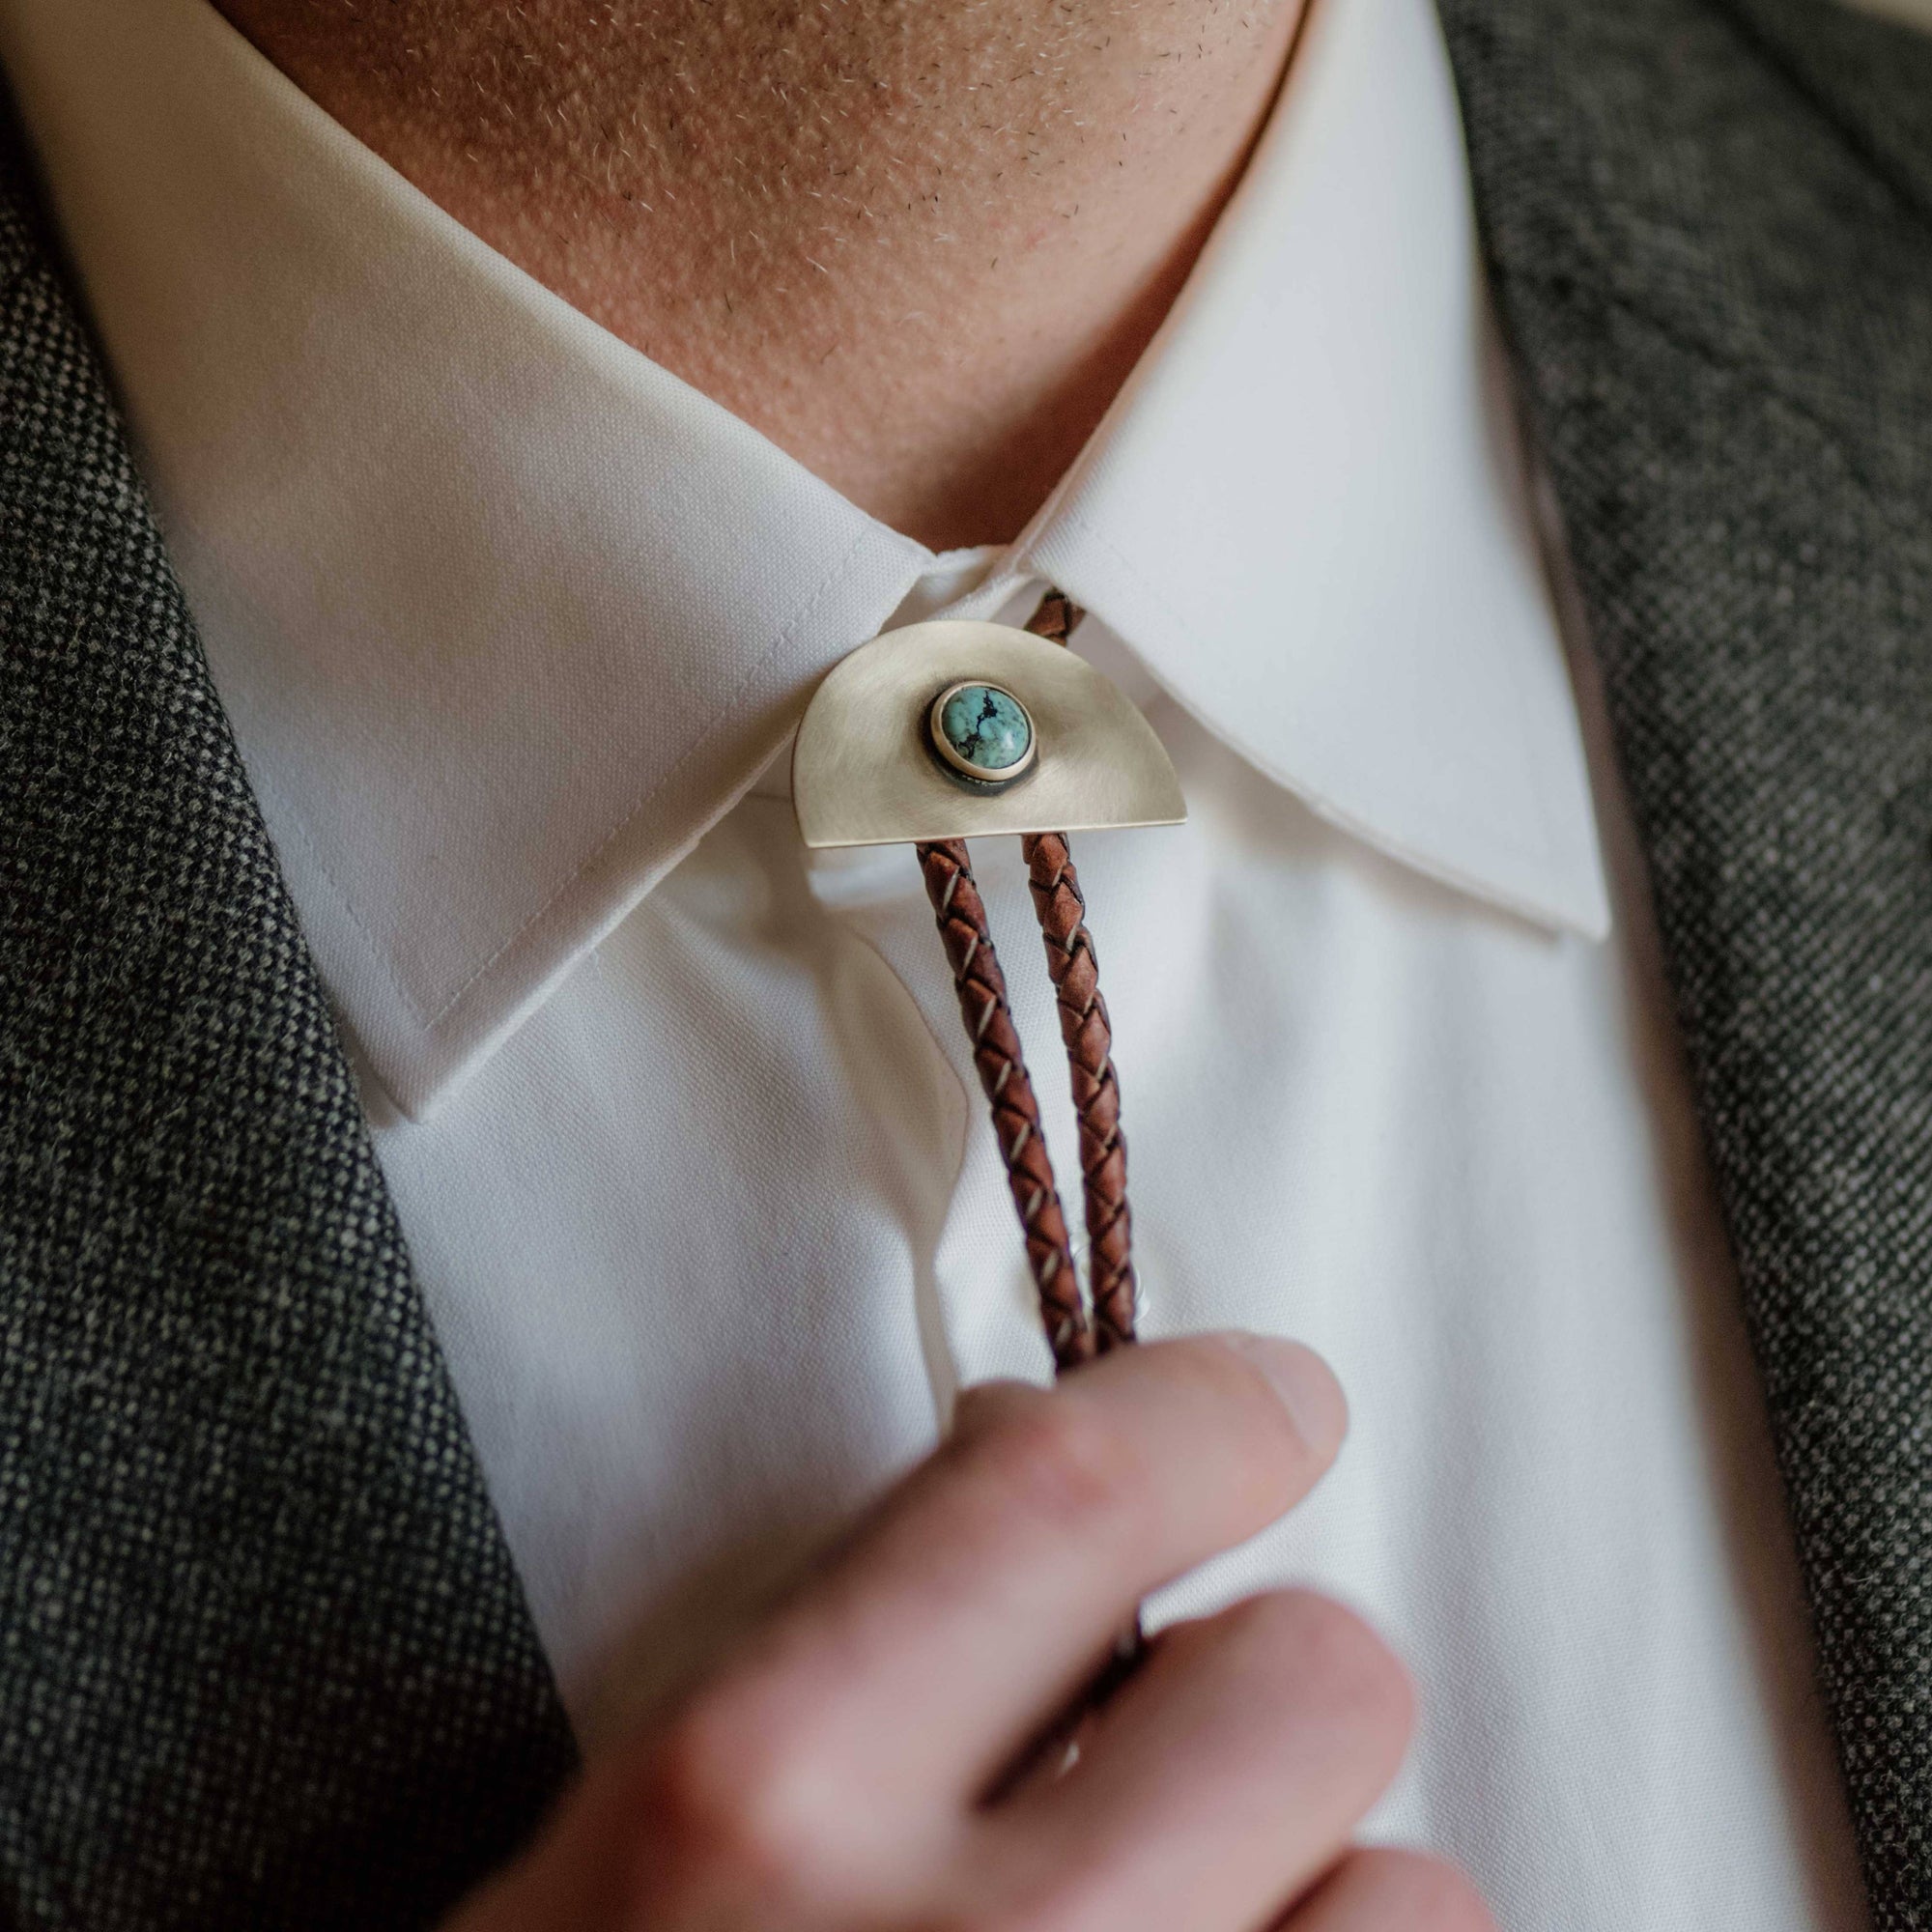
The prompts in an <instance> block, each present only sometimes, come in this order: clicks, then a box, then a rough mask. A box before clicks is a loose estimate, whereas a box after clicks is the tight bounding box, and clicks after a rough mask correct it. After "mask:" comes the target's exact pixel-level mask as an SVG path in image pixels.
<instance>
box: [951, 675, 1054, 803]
mask: <svg viewBox="0 0 1932 1932" xmlns="http://www.w3.org/2000/svg"><path fill="white" fill-rule="evenodd" d="M975 689H978V690H982V691H997V692H998V693H999V694H1000V696H1002V697H1004V698H1005V699H1006V700H1007V701H1008V702H1009V704H1016V705H1018V706H1019V713H1020V716H1021V717H1022V718H1024V719H1025V720H1026V723H1027V748H1026V752H1025V753H1024V754H1023V755H1022V756H1020V757H1019V758H1017V759H1015V760H1014V762H1013V763H1012V764H1010V765H1001V766H998V767H997V768H995V767H992V766H988V765H976V764H974V763H973V761H972V760H971V759H970V758H962V757H961V756H960V755H959V753H957V752H956V751H954V750H953V748H952V744H951V743H950V742H949V741H948V739H947V736H946V732H945V729H944V727H943V726H942V725H941V724H940V716H941V714H942V713H943V712H944V711H945V709H946V706H947V704H948V703H949V702H950V700H951V699H952V697H953V696H955V695H956V694H957V693H959V692H962V691H972V690H975ZM925 743H926V749H927V750H928V751H929V752H931V753H932V755H933V756H934V757H935V758H937V759H938V761H939V764H940V768H941V770H943V771H944V772H945V773H946V775H947V777H949V778H952V779H957V780H960V781H964V782H965V783H967V784H969V785H971V786H972V787H973V789H974V790H975V791H979V792H1000V791H1005V790H1007V789H1008V788H1009V786H1011V785H1016V784H1018V783H1019V781H1021V780H1022V779H1023V778H1026V777H1027V776H1028V775H1029V774H1030V773H1031V772H1032V771H1033V769H1034V767H1035V766H1036V765H1037V764H1038V762H1039V725H1038V723H1037V720H1036V719H1035V718H1034V715H1033V710H1032V707H1031V706H1029V705H1028V704H1027V702H1026V700H1025V699H1024V698H1022V697H1021V696H1019V694H1018V693H1017V692H1015V691H1010V690H1009V689H1008V688H1007V686H1005V685H1004V684H998V683H995V682H994V680H993V679H992V678H990V677H959V678H954V679H953V681H952V683H951V684H949V685H947V686H946V687H945V688H944V689H943V690H942V691H941V692H940V693H939V695H938V696H936V697H935V698H934V699H933V700H932V702H931V703H930V704H928V705H927V706H926V707H925Z"/></svg>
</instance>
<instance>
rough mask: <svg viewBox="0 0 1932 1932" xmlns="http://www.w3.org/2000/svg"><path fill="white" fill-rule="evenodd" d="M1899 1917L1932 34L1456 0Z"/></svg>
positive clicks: (1821, 1618) (1929, 620)
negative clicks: (1931, 39) (1928, 38)
mask: <svg viewBox="0 0 1932 1932" xmlns="http://www.w3.org/2000/svg"><path fill="white" fill-rule="evenodd" d="M1444 11H1445V16H1446V21H1447V25H1448V29H1449V33H1450V40H1451V48H1452V54H1453V57H1454V59H1455V61H1456V65H1457V68H1458V71H1459V78H1460V81H1461V84H1462V87H1463V95H1464V110H1465V116H1466V120H1467V124H1468V135H1469V142H1470V147H1471V151H1472V156H1473V161H1474V168H1475V174H1476V180H1477V187H1478V200H1479V205H1480V208H1481V212H1482V215H1483V219H1484V224H1485V228H1486V233H1487V238H1488V246H1489V249H1490V252H1491V255H1492V262H1493V267H1494V270H1495V272H1496V277H1497V280H1498V284H1499V288H1500V294H1501V299H1502V304H1503V308H1504V311H1505V316H1506V320H1507V324H1508V326H1509V328H1510V330H1511V332H1512V334H1513V337H1514V340H1515V346H1516V349H1517V351H1518V354H1519V358H1520V366H1521V370H1522V374H1523V378H1524V381H1525V383H1526V384H1527V387H1528V389H1529V392H1530V395H1531V397H1532V401H1533V408H1534V413H1535V418H1536V423H1537V427H1538V430H1539V431H1540V435H1541V439H1542V441H1543V445H1544V447H1545V449H1546V451H1547V453H1548V459H1549V462H1550V464H1551V466H1552V469H1553V471H1554V475H1555V480H1556V483H1557V486H1558V491H1559V494H1560V496H1561V498H1562V501H1563V505H1564V509H1565V514H1566V517H1567V521H1568V526H1569V532H1570V540H1571V544H1572V546H1573V550H1574V555H1575V560H1576V565H1577V573H1578V577H1579V581H1580V584H1581V588H1582V591H1583V595H1584V598H1585V600H1586V602H1587V604H1588V606H1589V610H1590V615H1591V621H1592V625H1593V629H1594V632H1595V636H1596V641H1597V645H1598V648H1599V650H1600V653H1601V656H1602V659H1603V663H1604V667H1605V676H1606V681H1607V687H1608V694H1609V701H1610V706H1611V710H1612V714H1613V717H1614V721H1615V727H1616V731H1617V734H1618V737H1619V740H1620V745H1621V753H1622V757H1623V761H1624V765H1625V770H1626V773H1627V777H1628V781H1629V785H1630V789H1631V792H1632V795H1633V799H1634V808H1635V812H1636V816H1637V819H1638V821H1639V826H1640V830H1641V832H1642V835H1643V838H1644V841H1645V843H1646V845H1647V847H1648V849H1649V856H1650V864H1651V868H1652V874H1653V889H1654V893H1655V896H1656V901H1657V906H1658V912H1659V917H1660V923H1661V925H1662V935H1663V942H1664V948H1665V952H1666V955H1667V960H1668V967H1669V972H1670V977H1671V980H1672V984H1673V988H1674V992H1675V997H1676V1001H1677V1005H1678V1009H1679V1012H1680V1017H1681V1020H1682V1024H1683V1028H1684V1033H1685V1037H1686V1040H1687V1042H1688V1047H1689V1053H1690V1062H1691V1065H1692V1072H1693V1079H1694V1082H1695V1085H1696V1088H1697V1090H1698V1094H1699V1097H1700V1104H1701V1110H1702V1113H1703V1117H1704V1122H1705V1130H1706V1133H1707V1135H1708V1138H1709V1142H1710V1146H1711V1150H1712V1152H1713V1155H1714V1157H1715V1162H1716V1166H1717V1170H1718V1175H1719V1186H1720V1190H1721V1193H1722V1197H1723V1200H1724V1204H1725V1208H1726V1212H1727V1215H1728V1219H1729V1223H1730V1228H1731V1233H1732V1237H1733V1241H1734V1244H1735V1248H1736V1252H1737V1256H1738V1261H1739V1264H1740V1267H1741V1271H1742V1275H1743V1281H1744V1292H1745V1297H1746V1302H1747V1313H1748V1318H1749V1321H1750V1323H1751V1327H1752V1331H1753V1336H1754V1340H1755V1344H1756V1348H1757V1351H1758V1355H1759V1358H1760V1361H1761V1363H1762V1366H1763V1370H1764V1375H1765V1379H1766V1382H1767V1385H1768V1387H1769V1391H1770V1397H1771V1405H1772V1415H1773V1421H1774V1428H1775V1432H1776V1439H1777V1445H1778V1453H1779V1457H1780V1460H1781V1463H1782V1465H1783V1470H1784V1475H1785V1480H1786V1483H1787V1486H1788V1489H1789V1492H1790V1496H1791V1502H1792V1507H1793V1513H1794V1516H1795V1519H1796V1523H1797V1528H1798V1534H1799V1540H1800V1545H1801V1549H1802V1554H1803V1560H1804V1567H1805V1571H1806V1576H1807V1581H1808V1586H1809V1589H1810V1593H1811V1598H1812V1604H1813V1610H1814V1615H1815V1619H1816V1624H1817V1630H1818V1637H1819V1644H1820V1649H1821V1658H1822V1664H1821V1668H1822V1671H1823V1675H1824V1680H1825V1685H1826V1688H1827V1690H1828V1693H1829V1696H1830V1699H1831V1702H1832V1705H1833V1710H1834V1713H1835V1717H1836V1721H1837V1726H1838V1730H1839V1735H1840V1744H1841V1750H1842V1755H1843V1760H1844V1765H1845V1770H1846V1774H1847V1777H1848V1780H1849V1784H1850V1788H1851V1793H1852V1798H1853V1804H1854V1809H1855V1814H1856V1818H1857V1823H1858V1828H1859V1831H1860V1833H1861V1843H1862V1851H1863V1856H1864V1860H1865V1865H1866V1871H1867V1877H1868V1881H1869V1885H1870V1889H1871V1897H1872V1910H1873V1917H1874V1922H1875V1924H1876V1925H1877V1926H1879V1927H1880V1928H1882V1932H1889V1928H1905V1927H1915V1928H1916V1927H1924V1926H1928V1925H1932V1584H1928V1566H1927V1550H1928V1542H1929V1541H1932V46H1928V45H1927V43H1925V42H1924V41H1923V40H1921V39H1920V38H1918V36H1916V35H1914V34H1911V33H1908V32H1906V31H1904V30H1902V29H1899V28H1896V27H1893V26H1889V25H1885V24H1880V23H1875V22H1872V21H1869V20H1866V19H1862V18H1859V17H1855V16H1853V15H1850V14H1839V13H1837V12H1836V11H1834V10H1833V9H1830V8H1828V7H1825V6H1822V5H1817V4H1814V0H1728V4H1725V5H1711V4H1700V0H1620V3H1619V4H1618V5H1616V6H1613V7H1589V6H1578V5H1577V4H1575V0H1448V4H1447V5H1446V7H1445V10H1444Z"/></svg>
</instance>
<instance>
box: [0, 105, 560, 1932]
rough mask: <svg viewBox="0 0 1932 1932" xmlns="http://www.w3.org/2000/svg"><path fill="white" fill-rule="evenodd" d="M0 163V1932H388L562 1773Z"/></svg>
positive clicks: (266, 888)
mask: <svg viewBox="0 0 1932 1932" xmlns="http://www.w3.org/2000/svg"><path fill="white" fill-rule="evenodd" d="M0 150H4V152H0V1922H4V1923H7V1924H10V1925H11V1924H16V1923H17V1924H19V1925H21V1926H48V1927H52V1926H59V1927H64V1928H82V1927H84V1928H86V1932H120V1928H129V1929H130V1932H131V1928H142V1929H143V1932H149V1929H150V1928H157V1927H167V1926H180V1927H184V1928H185V1927H193V1928H196V1932H225V1929H226V1928H237V1932H240V1928H256V1927H262V1926H268V1925H273V1926H279V1927H305V1926H306V1927H323V1926H331V1927H337V1926H346V1925H354V1926H357V1927H363V1928H379V1927H402V1926H424V1925H428V1924H430V1923H432V1922H434V1920H435V1919H436V1918H438V1917H439V1916H440V1912H441V1910H442V1908H443V1907H444V1906H445V1905H446V1904H447V1902H448V1901H449V1900H450V1899H451V1898H452V1897H453V1896H454V1895H456V1894H457V1893H458V1892H459V1891H461V1890H462V1889H466V1888H467V1887H468V1885H469V1883H470V1882H471V1881H472V1880H473V1879H474V1878H475V1877H476V1876H477V1875H478V1873H479V1872H480V1871H482V1870H483V1869H485V1868H487V1867H488V1866H489V1865H491V1864H492V1863H494V1862H495V1861H497V1860H499V1859H500V1858H501V1857H503V1856H504V1855H505V1853H506V1852H507V1851H508V1850H509V1849H510V1848H511V1847H513V1846H514V1845H515V1844H516V1842H517V1841H518V1839H519V1838H520V1837H521V1836H522V1835H523V1834H524V1833H526V1832H527V1831H528V1829H529V1827H530V1825H531V1823H532V1821H533V1819H534V1818H535V1816H536V1815H537V1813H538V1811H539V1809H540V1807H541V1806H542V1805H543V1804H544V1803H545V1802H546V1800H547V1799H548V1798H549V1797H550V1795H551V1794H552V1793H553V1792H554V1789H555V1788H556V1786H557V1784H558V1782H559V1780H560V1779H561V1778H562V1777H563V1776H564V1775H565V1773H566V1772H567V1770H568V1768H569V1766H570V1763H571V1752H572V1747H571V1744H570V1739H569V1735H568V1732H567V1729H566V1727H565V1723H564V1719H563V1717H562V1714H561V1710H560V1707H559V1705H558V1703H557V1700H556V1696H555V1692H554V1688H553V1686H552V1683H551V1680H550V1676H549V1672H548V1669H547V1667H546V1665H545V1662H544V1660H543V1657H542V1655H541V1652H540V1650H539V1648H538V1645H537V1641H536V1638H535V1635H534V1633H533V1631H532V1629H531V1626H530V1622H529V1618H528V1615H527V1612H526V1608H525V1605H524V1602H523V1599H522V1596H521V1593H520V1589H519V1585H518V1582H517V1578H516V1577H515V1575H514V1573H513V1571H512V1568H511V1565H510V1561H509V1557H508V1554H507V1551H506V1548H505V1547H504V1544H503V1541H502V1538H501V1536H500V1534H499V1532H498V1529H497V1523H496V1520H495V1519H494V1517H493V1515H492V1511H491V1507H490V1503H489V1500H488V1498H487V1496H486V1494H485V1492H484V1489H483V1485H482V1483H481V1480H480V1478H479V1475H478V1471H477V1467H476V1463H475V1461H474V1458H473V1455H472V1453H471V1449H470V1446H469V1441H468V1438H467V1437H466V1435H465V1432H464V1427H463V1423H462V1419H461V1417H460V1416H459V1414H458V1412H457V1409H456V1406H455V1404H454V1401H453V1399H452V1396H451V1392H450V1388H449V1384H448V1382H447V1380H446V1378H445V1374H444V1370H443V1367H442V1364H441V1360H440V1356H439V1353H438V1350H437V1345H436V1341H435V1338H434V1336H433V1335H432V1333H431V1331H430V1328H429V1324H428V1322H427V1321H426V1319H425V1315H424V1310H423V1306H422V1303H421V1301H420V1300H419V1298H418V1296H417V1293H416V1291H415V1289H414V1287H413V1285H412V1280H411V1276H410V1270H409V1264H408V1262H407V1259H406V1257H405V1254H404V1251H403V1247H402V1243H401V1239H400V1236H399V1234H398V1230H397V1227H396V1221H395V1216H394V1214H393V1212H392V1210H391V1208H390V1204H389V1201H388V1198H387V1195H386V1194H385V1192H384V1186H383V1181H382V1179H381V1176H380V1174H379V1172H378V1170H377V1168H376V1165H375V1162H374V1160H373V1158H372V1156H371V1152H370V1149H369V1144H368V1140H367V1138H366V1136H365V1133H364V1131H363V1126H362V1121H361V1114H360V1110H359V1107H358V1105H357V1100H356V1094H355V1087H354V1085H353V1083H352V1081H351V1078H350V1074H349V1071H348V1069H347V1067H346V1065H345V1064H344V1060H343V1056H342V1053H341V1051H340V1048H339V1046H338V1044H337V1040H336V1037H335V1034H334V1032H333V1030H332V1027H331V1022H330V1018H329V1015H328V1012H327V1008H326V1006H325V1004H324V1000H323V996H322V993H321V991H320V989H319V987H318V985H317V982H316V979H315V975H314V973H313V971H312V969H311V967H310V964H309V961H308V958H307V955H306V953H305V952H304V950H303V946H302V942H301V939H300V936H299V934H298V930H297V927H296V922H295V918H294V915H293V912H292V909H291V907H290V904H289V901H288V898H287V896H286V895H285V894H284V892H283V890H282V887H281V884H280V881H279V878H278V876H277V873H276V868H275V862H274V857H273V854H272V852H271V850H270V845H269V841H268V838H267V836H266V834H265V833H264V831H263V828H262V823H261V820H260V818H259V816H258V815H257V813H256V810H255V807H254V802H253V799H252V797H251V795H250V792H249V788H248V785H247V782H246V780H245V778H244V777H243V774H242V770H241V764H240V761H239V759H238V758H237V755H236V752H235V747H234V744H233V742H232V740H231V739H230V736H229V733H228V729H227V725H226V723H225V720H224V718H223V716H222V712H221V709H220V706H219V703H218V702H217V700H216V697H215V695H214V692H213V688H212V686H211V684H210V682H209V678H208V675H207V671H206V669H205V668H204V665H203V661H202V656H201V651H200V647H199V645H198V643H197V641H196V639H195V637H194V635H193V632H192V629H191V627H190V624H189V620H188V617H187V614H186V611H185V608H184V605H183V602H182V598H181V593H180V591H179V590H178V588H177V586H176V584H175V582H174V579H173V577H172V576H171V575H170V572H169V569H168V565H167V562H166V559H165V557H164V555H163V554H162V549H161V545H160V542H159V539H158V537H157V535H156V529H155V526H154V524H153V522H152V520H151V517H150V514H149V511H148V508H147V505H146V503H145V501H144V498H143V496H142V492H141V488H140V485H139V483H138V482H137V480H136V478H135V475H134V472H133V470H132V469H131V467H130V464H129V462H128V452H127V448H126V446H125V443H124V440H123V436H122V431H121V428H120V425H119V423H118V422H117V420H116V417H115V414H114V411H113V409H112V406H111V404H110V401H109V398H108V395H107V392H106V389H105V387H104V384H103V382H102V378H101V374H100V371H99V367H98V365H97V363H96V360H95V358H94V355H93V354H92V352H91V349H90V347H89V345H88V343H87V341H86V339H85V336H84V334H83V332H82V330H81V328H80V327H79V326H78V325H77V323H76V320H75V317H74V315H73V313H72V311H71V308H70V306H69V303H68V300H67V298H66V297H65V295H64V294H63V291H62V289H61V287H60V284H59V280H58V277H57V275H56V273H55V271H54V269H53V267H52V264H51V262H50V260H49V258H48V255H47V252H46V248H45V244H44V242H43V239H42V238H41V236H40V235H39V233H38V232H37V229H36V225H35V217H34V215H33V213H32V212H31V206H30V198H29V195H28V192H27V189H26V185H25V181H24V178H23V170H22V166H21V163H20V161H19V158H18V156H17V152H16V150H15V148H14V143H13V141H12V140H11V139H0Z"/></svg>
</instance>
